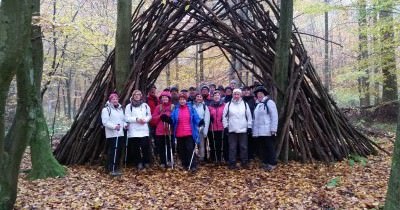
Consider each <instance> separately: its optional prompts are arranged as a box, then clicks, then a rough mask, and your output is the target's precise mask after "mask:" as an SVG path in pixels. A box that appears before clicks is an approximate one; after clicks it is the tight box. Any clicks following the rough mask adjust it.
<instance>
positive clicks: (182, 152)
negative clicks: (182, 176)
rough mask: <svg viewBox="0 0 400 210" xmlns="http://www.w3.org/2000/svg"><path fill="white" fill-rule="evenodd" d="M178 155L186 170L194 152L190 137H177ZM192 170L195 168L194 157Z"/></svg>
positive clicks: (194, 158)
mask: <svg viewBox="0 0 400 210" xmlns="http://www.w3.org/2000/svg"><path fill="white" fill-rule="evenodd" d="M177 144H178V154H179V158H180V159H181V162H182V166H183V167H184V168H185V169H187V168H188V167H189V164H190V160H191V158H192V155H193V151H194V147H195V144H194V141H193V137H192V136H184V137H177ZM192 168H196V157H193V160H192V166H191V169H192Z"/></svg>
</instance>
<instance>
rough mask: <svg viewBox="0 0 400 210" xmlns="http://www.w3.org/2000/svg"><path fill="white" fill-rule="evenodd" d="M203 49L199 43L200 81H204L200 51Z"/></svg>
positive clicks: (202, 58)
mask: <svg viewBox="0 0 400 210" xmlns="http://www.w3.org/2000/svg"><path fill="white" fill-rule="evenodd" d="M202 49H203V44H199V51H200V60H199V61H200V66H199V67H200V81H201V82H204V54H203V52H202V51H201V50H202Z"/></svg>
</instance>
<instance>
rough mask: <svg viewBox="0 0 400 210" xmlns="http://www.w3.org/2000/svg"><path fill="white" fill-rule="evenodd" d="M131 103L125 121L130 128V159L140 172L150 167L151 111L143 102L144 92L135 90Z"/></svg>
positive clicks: (127, 108)
mask: <svg viewBox="0 0 400 210" xmlns="http://www.w3.org/2000/svg"><path fill="white" fill-rule="evenodd" d="M130 101H131V103H129V104H128V105H127V106H126V108H125V121H126V122H127V123H128V124H129V127H128V133H127V135H128V144H127V145H128V154H129V155H128V158H130V157H132V162H133V164H135V165H136V166H137V169H138V170H142V169H143V167H145V168H149V167H150V157H151V153H150V138H149V134H150V133H149V125H148V123H149V121H150V120H151V110H150V107H149V105H147V104H146V103H144V102H143V99H142V92H141V91H140V90H134V91H133V92H132V96H131V98H130ZM129 162H130V161H129Z"/></svg>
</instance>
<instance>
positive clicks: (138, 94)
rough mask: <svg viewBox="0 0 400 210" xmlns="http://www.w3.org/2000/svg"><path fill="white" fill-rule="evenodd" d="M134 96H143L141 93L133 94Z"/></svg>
mask: <svg viewBox="0 0 400 210" xmlns="http://www.w3.org/2000/svg"><path fill="white" fill-rule="evenodd" d="M133 95H134V96H141V95H142V94H140V93H136V94H133Z"/></svg>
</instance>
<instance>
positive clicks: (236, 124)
mask: <svg viewBox="0 0 400 210" xmlns="http://www.w3.org/2000/svg"><path fill="white" fill-rule="evenodd" d="M245 103H246V102H244V101H243V99H239V101H234V100H233V99H232V100H231V101H230V102H228V103H226V104H225V107H224V113H223V115H222V123H223V125H224V128H227V127H228V128H229V133H246V132H247V128H251V124H252V121H253V118H252V116H251V111H250V108H249V105H248V104H245ZM228 109H229V113H228ZM246 116H247V118H246Z"/></svg>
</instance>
